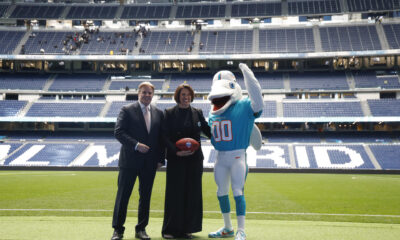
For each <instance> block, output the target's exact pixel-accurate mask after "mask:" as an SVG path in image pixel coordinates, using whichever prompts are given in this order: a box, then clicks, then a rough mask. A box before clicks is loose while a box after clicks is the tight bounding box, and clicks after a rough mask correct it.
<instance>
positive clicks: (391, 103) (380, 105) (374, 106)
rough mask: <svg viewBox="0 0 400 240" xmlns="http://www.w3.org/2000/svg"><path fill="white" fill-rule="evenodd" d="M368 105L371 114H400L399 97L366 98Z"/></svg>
mask: <svg viewBox="0 0 400 240" xmlns="http://www.w3.org/2000/svg"><path fill="white" fill-rule="evenodd" d="M368 105H369V108H370V109H371V113H372V115H373V116H400V100H399V99H379V100H373V99H368Z"/></svg>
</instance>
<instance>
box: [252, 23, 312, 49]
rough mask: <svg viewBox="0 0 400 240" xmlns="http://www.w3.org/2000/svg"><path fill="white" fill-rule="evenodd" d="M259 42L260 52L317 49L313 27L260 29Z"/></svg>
mask: <svg viewBox="0 0 400 240" xmlns="http://www.w3.org/2000/svg"><path fill="white" fill-rule="evenodd" d="M259 42H260V46H259V51H260V53H278V52H279V53H298V52H314V51H315V45H314V36H313V31H312V29H311V28H297V29H260V33H259ZM250 43H251V42H250Z"/></svg>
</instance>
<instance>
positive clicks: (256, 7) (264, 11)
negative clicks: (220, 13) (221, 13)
mask: <svg viewBox="0 0 400 240" xmlns="http://www.w3.org/2000/svg"><path fill="white" fill-rule="evenodd" d="M281 14H282V5H281V3H280V2H278V1H276V2H274V1H271V2H256V3H237V4H232V13H231V15H232V17H260V16H279V15H281Z"/></svg>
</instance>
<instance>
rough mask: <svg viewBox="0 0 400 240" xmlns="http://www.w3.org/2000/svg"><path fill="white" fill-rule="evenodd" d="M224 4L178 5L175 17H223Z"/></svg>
mask: <svg viewBox="0 0 400 240" xmlns="http://www.w3.org/2000/svg"><path fill="white" fill-rule="evenodd" d="M225 8H226V6H225V5H224V4H209V5H204V4H201V5H191V4H190V5H189V4H187V5H178V9H177V10H176V16H175V17H176V18H196V19H197V18H223V17H225Z"/></svg>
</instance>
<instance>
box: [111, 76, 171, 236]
mask: <svg viewBox="0 0 400 240" xmlns="http://www.w3.org/2000/svg"><path fill="white" fill-rule="evenodd" d="M153 95H154V86H153V85H152V84H151V83H149V82H143V83H141V84H140V85H139V96H138V98H139V101H138V102H135V103H133V104H130V105H127V106H124V107H122V109H121V112H120V113H119V116H118V119H117V123H116V125H115V131H114V134H115V137H116V138H117V140H118V141H119V142H120V143H121V144H122V147H121V152H120V154H119V163H118V166H119V175H118V192H117V197H116V200H115V207H114V215H113V222H112V227H113V228H114V234H113V236H112V238H111V239H112V240H119V239H122V238H123V234H124V230H125V227H124V223H125V219H126V213H127V208H128V202H129V198H130V196H131V193H132V189H133V186H134V184H135V181H136V178H137V177H139V196H140V199H139V211H138V224H137V225H136V227H135V231H136V234H135V237H136V238H139V239H150V237H149V236H148V235H147V233H146V229H145V228H146V226H147V224H148V222H149V211H150V197H151V191H152V188H153V182H154V177H155V174H156V170H157V168H158V167H161V166H162V165H163V164H164V161H165V160H164V146H163V145H164V144H163V141H162V132H161V129H162V122H163V120H164V115H163V112H162V111H161V110H160V109H158V108H156V107H155V106H152V105H151V104H150V103H151V101H152V99H153Z"/></svg>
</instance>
